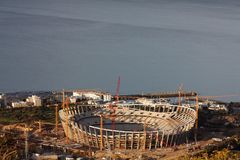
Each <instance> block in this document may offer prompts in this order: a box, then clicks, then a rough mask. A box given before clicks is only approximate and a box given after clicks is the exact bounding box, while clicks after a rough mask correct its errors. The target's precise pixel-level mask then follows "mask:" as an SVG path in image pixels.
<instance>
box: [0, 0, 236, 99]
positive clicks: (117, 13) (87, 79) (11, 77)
mask: <svg viewBox="0 0 240 160" xmlns="http://www.w3.org/2000/svg"><path fill="white" fill-rule="evenodd" d="M239 61H240V1H238V0H101V1H99V0H41V1H39V0H21V1H19V0H0V73H1V76H0V91H3V92H10V91H11V92H12V91H26V90H60V89H63V88H64V89H74V88H89V89H100V90H103V91H109V92H112V93H114V92H115V90H116V85H117V78H118V76H121V87H120V93H121V94H130V93H142V92H157V91H175V90H177V89H178V87H179V85H180V84H181V83H183V84H184V88H185V90H194V91H197V92H198V93H199V94H201V95H225V94H238V93H239V97H240V85H239V82H240V72H239V70H240V65H239ZM233 99H234V100H240V98H238V97H235V98H233Z"/></svg>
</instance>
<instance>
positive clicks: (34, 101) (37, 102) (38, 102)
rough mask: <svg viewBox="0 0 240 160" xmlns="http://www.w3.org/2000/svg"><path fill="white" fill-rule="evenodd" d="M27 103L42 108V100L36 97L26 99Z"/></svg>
mask: <svg viewBox="0 0 240 160" xmlns="http://www.w3.org/2000/svg"><path fill="white" fill-rule="evenodd" d="M26 102H28V103H31V104H32V105H33V106H36V107H40V106H42V100H41V98H40V97H38V96H36V95H32V96H31V97H28V98H27V99H26Z"/></svg>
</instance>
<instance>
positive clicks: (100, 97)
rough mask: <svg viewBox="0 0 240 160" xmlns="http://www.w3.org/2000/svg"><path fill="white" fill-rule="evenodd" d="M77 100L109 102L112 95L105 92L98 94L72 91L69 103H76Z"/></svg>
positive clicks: (86, 91)
mask: <svg viewBox="0 0 240 160" xmlns="http://www.w3.org/2000/svg"><path fill="white" fill-rule="evenodd" d="M77 99H80V100H82V99H88V100H95V101H104V102H106V101H111V99H112V95H111V94H109V93H105V92H99V91H91V90H90V91H88V90H83V91H81V90H80V91H74V92H73V95H72V97H71V98H70V101H71V102H76V101H77Z"/></svg>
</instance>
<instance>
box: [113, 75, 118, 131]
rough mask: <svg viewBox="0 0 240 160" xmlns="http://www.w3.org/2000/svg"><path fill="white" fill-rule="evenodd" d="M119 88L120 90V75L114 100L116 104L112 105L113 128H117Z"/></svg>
mask: <svg viewBox="0 0 240 160" xmlns="http://www.w3.org/2000/svg"><path fill="white" fill-rule="evenodd" d="M119 90H120V76H119V77H118V81H117V88H116V94H115V101H114V103H115V104H114V105H111V110H112V127H111V128H112V130H115V129H116V125H115V116H116V115H115V112H116V107H117V104H118V102H119Z"/></svg>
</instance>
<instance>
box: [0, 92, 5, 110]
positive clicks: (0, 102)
mask: <svg viewBox="0 0 240 160" xmlns="http://www.w3.org/2000/svg"><path fill="white" fill-rule="evenodd" d="M6 106H7V100H6V96H5V94H3V93H1V94H0V108H3V107H6Z"/></svg>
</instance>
